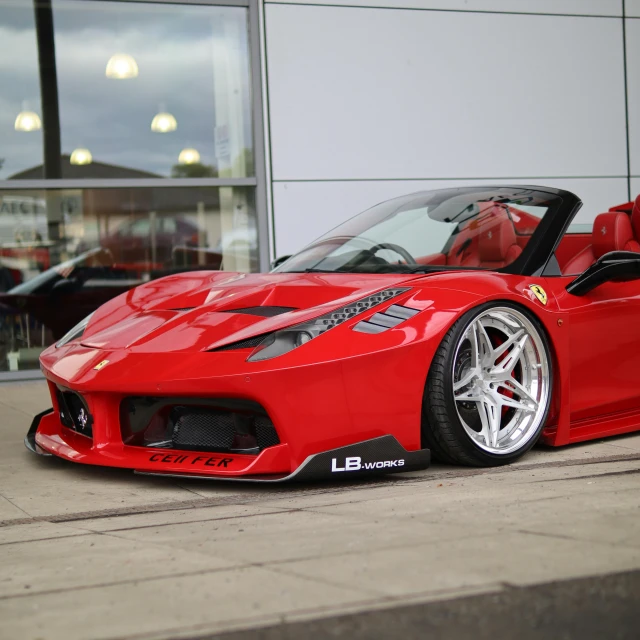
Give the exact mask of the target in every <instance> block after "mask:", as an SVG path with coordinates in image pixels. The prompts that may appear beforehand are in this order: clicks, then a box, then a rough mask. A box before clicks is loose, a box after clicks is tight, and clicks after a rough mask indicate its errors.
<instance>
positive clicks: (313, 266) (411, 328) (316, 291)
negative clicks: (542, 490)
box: [26, 186, 640, 481]
mask: <svg viewBox="0 0 640 640" xmlns="http://www.w3.org/2000/svg"><path fill="white" fill-rule="evenodd" d="M580 206H581V202H580V200H579V199H578V198H577V197H576V196H575V195H573V194H572V193H569V192H567V191H563V190H558V189H551V188H544V187H532V186H498V187H486V186H485V187H469V188H461V189H446V190H440V191H429V192H421V193H415V194H411V195H408V196H404V197H401V198H397V199H394V200H390V201H388V202H385V203H382V204H380V205H377V206H375V207H373V208H372V209H369V210H368V211H365V212H364V213H362V214H360V215H358V216H356V217H355V218H352V219H351V220H349V221H348V222H346V223H344V224H342V225H340V226H339V227H337V228H336V229H334V230H333V231H331V232H329V233H328V234H327V235H325V236H323V237H322V238H320V239H319V240H317V241H316V242H313V243H312V244H310V245H309V246H307V247H306V248H304V249H303V250H302V251H300V252H299V253H298V254H296V255H294V256H293V257H291V258H290V259H288V260H287V261H286V262H284V264H282V265H280V266H279V267H278V268H277V269H275V270H274V271H273V272H271V273H267V274H254V275H249V274H244V273H225V272H220V271H200V272H189V273H180V274H176V275H171V276H168V277H166V278H162V279H160V280H156V281H152V282H149V283H146V284H143V285H141V286H139V287H137V288H135V289H133V290H131V291H128V292H127V293H124V294H122V295H120V296H119V297H117V298H114V299H113V300H111V301H109V302H107V303H106V304H104V305H103V306H102V307H100V308H99V309H98V310H97V311H96V312H95V313H93V314H92V315H91V316H89V317H88V318H86V320H84V321H83V322H81V323H80V324H79V325H78V326H77V327H75V328H74V329H72V330H71V331H70V332H69V333H68V334H67V335H66V336H64V337H63V338H62V339H61V340H60V341H59V342H58V343H57V344H56V345H55V346H52V347H50V348H49V349H47V350H46V351H45V352H44V353H43V354H42V357H41V366H42V370H43V372H44V374H45V376H46V378H47V382H48V385H49V389H50V391H51V398H52V401H53V408H52V409H50V410H49V411H46V412H44V413H42V414H40V415H39V416H37V417H36V418H35V420H34V422H33V425H32V427H31V429H30V431H29V433H28V435H27V438H26V443H27V446H28V447H29V448H30V449H32V450H33V451H36V452H38V453H46V454H53V455H56V456H60V457H62V458H65V459H67V460H72V461H74V462H81V463H86V464H96V465H107V466H114V467H126V468H131V469H134V470H136V471H138V472H141V473H151V474H170V475H179V476H198V477H208V478H223V479H244V480H264V481H278V480H286V479H292V478H297V479H300V480H303V479H304V480H307V479H320V478H351V477H357V476H362V475H367V474H379V473H392V472H401V471H410V470H415V469H422V468H425V467H426V466H428V464H429V461H430V455H431V453H433V454H434V456H435V457H436V458H438V459H440V460H442V461H445V462H449V463H459V464H465V465H475V466H489V465H499V464H505V463H508V462H511V461H513V460H516V459H517V458H519V457H520V456H522V455H523V454H524V453H525V452H527V451H528V450H529V449H530V448H531V447H532V446H533V445H534V444H535V443H536V442H537V441H539V440H541V441H542V442H544V443H546V444H548V445H555V446H557V445H564V444H567V443H572V442H578V441H581V440H588V439H590V438H600V437H602V436H606V435H612V434H620V433H625V432H629V431H633V430H636V429H639V428H640V392H639V391H638V390H639V389H640V367H638V353H640V332H639V331H638V330H637V322H638V318H640V244H639V243H638V241H639V240H640V197H638V199H637V200H636V202H635V205H634V204H633V203H628V204H625V205H620V206H618V207H613V208H612V209H611V210H610V211H608V212H606V213H602V214H600V215H599V216H597V217H596V218H595V221H594V223H593V228H592V230H591V225H589V231H588V232H587V230H583V231H582V232H581V231H580V229H579V228H578V227H575V226H574V227H572V228H569V225H570V223H571V222H572V220H573V218H574V216H575V215H576V213H577V212H578V210H579V209H580ZM576 231H577V232H576Z"/></svg>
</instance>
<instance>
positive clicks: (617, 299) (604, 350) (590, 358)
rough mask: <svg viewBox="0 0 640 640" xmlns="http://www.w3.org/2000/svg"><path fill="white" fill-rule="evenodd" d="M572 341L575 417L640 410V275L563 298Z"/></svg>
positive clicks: (573, 407)
mask: <svg viewBox="0 0 640 640" xmlns="http://www.w3.org/2000/svg"><path fill="white" fill-rule="evenodd" d="M558 306H559V308H560V310H561V311H563V312H565V313H566V316H565V317H566V320H567V325H566V328H567V329H568V340H569V343H570V362H569V367H570V375H571V381H570V384H571V422H572V423H575V422H577V421H581V420H586V419H588V418H595V417H600V416H608V415H610V414H613V413H618V412H626V411H634V410H640V361H639V357H640V323H639V320H640V280H631V281H629V282H605V283H604V284H601V285H600V286H598V287H596V288H595V289H593V290H592V291H590V292H589V293H587V294H585V295H583V296H575V295H571V294H569V293H567V292H566V291H565V292H564V293H562V294H561V295H560V296H559V297H558Z"/></svg>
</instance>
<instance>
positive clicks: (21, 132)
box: [0, 2, 43, 179]
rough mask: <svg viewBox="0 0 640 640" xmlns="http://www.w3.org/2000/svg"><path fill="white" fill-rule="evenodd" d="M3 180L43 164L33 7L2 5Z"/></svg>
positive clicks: (0, 160)
mask: <svg viewBox="0 0 640 640" xmlns="http://www.w3.org/2000/svg"><path fill="white" fill-rule="evenodd" d="M0 42H2V47H1V48H0V85H1V86H2V91H0V179H6V178H7V177H9V176H12V175H15V174H16V173H19V172H20V171H23V170H24V169H27V168H29V167H35V166H38V165H41V164H42V157H43V155H42V153H43V151H42V129H41V127H42V109H41V107H40V81H39V77H38V47H37V43H36V32H35V20H34V12H33V5H31V4H29V3H24V2H21V3H19V4H18V3H13V2H3V3H1V6H0Z"/></svg>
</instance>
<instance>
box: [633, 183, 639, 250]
mask: <svg viewBox="0 0 640 640" xmlns="http://www.w3.org/2000/svg"><path fill="white" fill-rule="evenodd" d="M631 228H632V229H633V236H634V239H635V241H636V244H637V245H638V248H637V249H631V251H640V195H638V197H637V198H636V201H635V202H634V203H633V209H632V210H631Z"/></svg>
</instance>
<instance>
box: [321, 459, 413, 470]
mask: <svg viewBox="0 0 640 640" xmlns="http://www.w3.org/2000/svg"><path fill="white" fill-rule="evenodd" d="M343 464H344V466H340V464H339V463H338V459H337V458H332V459H331V471H332V473H339V472H340V471H360V470H361V469H365V470H367V471H373V470H374V469H391V468H392V467H404V460H378V461H377V462H362V458H360V457H359V456H352V457H350V458H345V460H344V463H343Z"/></svg>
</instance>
